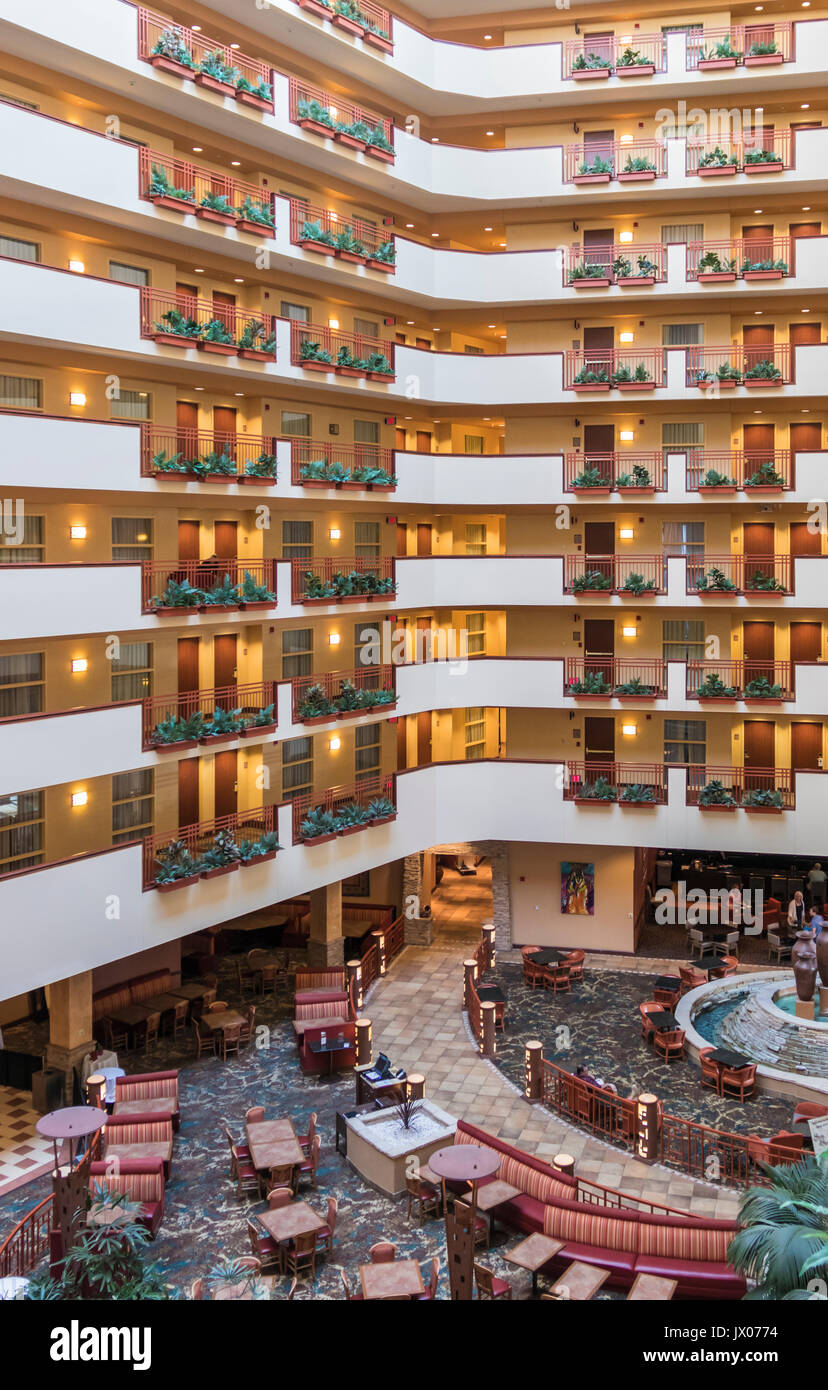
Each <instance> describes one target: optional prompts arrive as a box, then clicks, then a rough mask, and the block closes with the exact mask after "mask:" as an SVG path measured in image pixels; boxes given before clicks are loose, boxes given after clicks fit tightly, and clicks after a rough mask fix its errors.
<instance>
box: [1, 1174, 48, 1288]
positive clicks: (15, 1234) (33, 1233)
mask: <svg viewBox="0 0 828 1390" xmlns="http://www.w3.org/2000/svg"><path fill="white" fill-rule="evenodd" d="M54 1202H55V1199H54V1196H53V1195H51V1194H50V1195H49V1196H48V1197H45V1198H44V1199H43V1201H42V1202H40V1203H39V1204H38V1205H37V1206H36V1207H33V1208H32V1210H31V1211H28V1212H27V1213H26V1215H25V1216H24V1217H23V1218H22V1220H21V1221H18V1223H17V1225H16V1226H15V1228H14V1230H13V1231H11V1232H10V1234H9V1235H8V1236H7V1237H6V1239H5V1240H4V1241H3V1244H2V1245H0V1279H20V1278H25V1277H26V1276H27V1275H29V1274H31V1273H32V1271H33V1270H34V1269H36V1268H37V1266H38V1265H39V1264H40V1262H41V1260H45V1259H46V1256H47V1255H48V1254H49V1233H50V1231H51V1230H52V1227H53V1225H54Z"/></svg>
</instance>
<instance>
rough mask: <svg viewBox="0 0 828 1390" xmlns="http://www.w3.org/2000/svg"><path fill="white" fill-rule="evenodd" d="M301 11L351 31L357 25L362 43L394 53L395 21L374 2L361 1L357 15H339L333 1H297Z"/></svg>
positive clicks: (368, 0)
mask: <svg viewBox="0 0 828 1390" xmlns="http://www.w3.org/2000/svg"><path fill="white" fill-rule="evenodd" d="M296 3H297V4H298V6H299V8H300V10H306V11H307V12H308V13H309V14H312V15H315V16H316V17H317V19H330V20H331V21H332V23H333V25H334V27H335V28H336V27H337V25H340V26H341V27H343V28H345V29H346V30H349V29H350V25H352V24H356V25H357V26H358V28H360V29H361V30H362V41H363V43H367V44H369V45H371V46H372V47H377V48H381V49H382V50H383V52H385V53H393V52H394V45H393V42H392V38H393V33H394V28H393V25H394V19H393V16H392V15H391V14H390V12H389V11H388V10H384V9H382V8H381V6H380V5H375V4H374V3H373V0H359V3H358V5H356V7H355V8H356V13H351V12H349V13H348V14H347V15H339V14H337V13H336V12H335V11H334V6H333V0H296Z"/></svg>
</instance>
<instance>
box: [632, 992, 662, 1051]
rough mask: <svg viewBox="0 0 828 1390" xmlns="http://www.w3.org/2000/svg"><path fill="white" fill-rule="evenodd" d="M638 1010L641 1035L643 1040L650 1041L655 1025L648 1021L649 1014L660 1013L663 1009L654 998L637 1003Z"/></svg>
mask: <svg viewBox="0 0 828 1390" xmlns="http://www.w3.org/2000/svg"><path fill="white" fill-rule="evenodd" d="M638 1012H639V1014H640V1015H641V1036H642V1038H643V1039H644V1041H645V1042H652V1040H653V1034H654V1033H655V1025H654V1024H653V1023H651V1022H650V1014H660V1013H663V1012H664V1010H663V1009H662V1006H661V1005H660V1004H657V1003H656V1002H655V1000H653V999H648V1000H647V1002H646V1003H644V1004H639V1006H638Z"/></svg>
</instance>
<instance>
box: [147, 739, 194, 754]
mask: <svg viewBox="0 0 828 1390" xmlns="http://www.w3.org/2000/svg"><path fill="white" fill-rule="evenodd" d="M197 747H198V739H197V738H180V739H177V740H176V742H175V743H154V744H153V745H152V751H153V753H183V751H184V749H185V748H197Z"/></svg>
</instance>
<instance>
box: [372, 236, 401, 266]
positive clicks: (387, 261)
mask: <svg viewBox="0 0 828 1390" xmlns="http://www.w3.org/2000/svg"><path fill="white" fill-rule="evenodd" d="M371 260H372V261H382V263H383V265H394V264H395V263H396V260H397V248H396V247H395V245H394V243H393V241H381V242H380V244H379V246H378V247H377V249H376V251H372V252H371Z"/></svg>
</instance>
